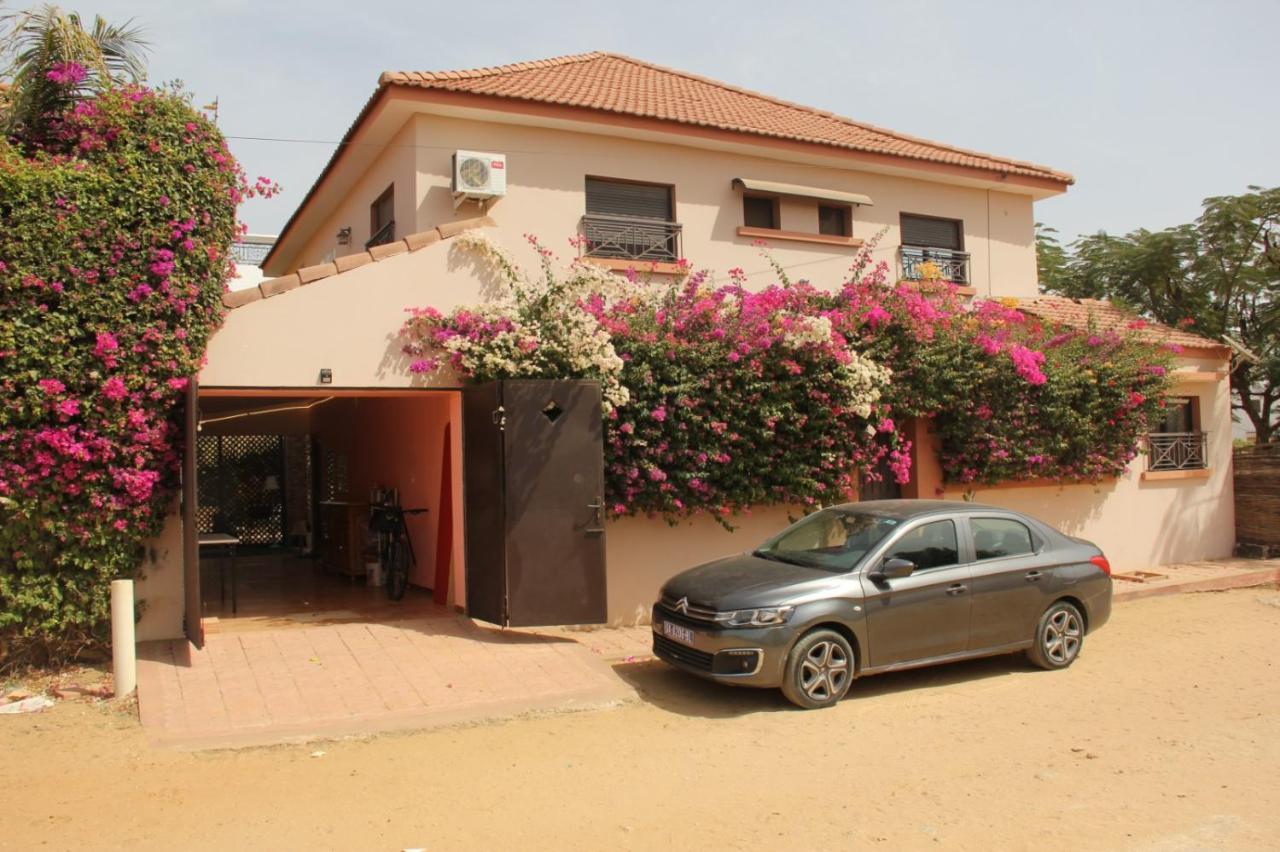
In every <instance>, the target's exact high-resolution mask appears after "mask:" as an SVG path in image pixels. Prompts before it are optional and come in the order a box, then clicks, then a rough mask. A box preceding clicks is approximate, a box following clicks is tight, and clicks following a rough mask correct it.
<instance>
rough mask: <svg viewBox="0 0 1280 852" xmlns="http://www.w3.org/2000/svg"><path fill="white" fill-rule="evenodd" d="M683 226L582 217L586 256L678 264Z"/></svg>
mask: <svg viewBox="0 0 1280 852" xmlns="http://www.w3.org/2000/svg"><path fill="white" fill-rule="evenodd" d="M680 231H681V228H680V225H679V224H678V223H676V222H664V221H662V220H661V219H644V218H640V217H633V216H612V215H607V214H604V213H588V214H587V215H585V216H583V217H582V235H583V237H585V238H586V244H585V246H584V249H583V251H584V254H586V256H587V257H598V258H606V259H613V260H635V261H644V262H653V263H674V262H675V261H677V260H679V259H680V257H681V256H682V255H681V252H680Z"/></svg>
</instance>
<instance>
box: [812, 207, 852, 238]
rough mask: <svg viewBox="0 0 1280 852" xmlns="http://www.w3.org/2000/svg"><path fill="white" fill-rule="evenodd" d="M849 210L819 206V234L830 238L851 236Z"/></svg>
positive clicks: (846, 208)
mask: <svg viewBox="0 0 1280 852" xmlns="http://www.w3.org/2000/svg"><path fill="white" fill-rule="evenodd" d="M849 218H850V215H849V208H848V207H834V206H832V205H830V204H819V205H818V233H819V234H826V235H827V236H829V237H847V236H849Z"/></svg>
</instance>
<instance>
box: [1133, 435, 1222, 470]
mask: <svg viewBox="0 0 1280 852" xmlns="http://www.w3.org/2000/svg"><path fill="white" fill-rule="evenodd" d="M1207 437H1208V433H1207V432H1153V433H1151V434H1150V435H1148V436H1147V444H1148V446H1149V447H1150V450H1151V456H1150V460H1149V461H1148V463H1147V470H1154V471H1161V470H1204V469H1205V468H1207V467H1208V466H1209V465H1208V453H1207V452H1206V450H1205V445H1206V438H1207Z"/></svg>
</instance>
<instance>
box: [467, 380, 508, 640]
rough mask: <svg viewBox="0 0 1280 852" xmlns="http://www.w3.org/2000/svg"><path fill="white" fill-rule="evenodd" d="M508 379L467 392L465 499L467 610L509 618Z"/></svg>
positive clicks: (495, 620) (484, 617)
mask: <svg viewBox="0 0 1280 852" xmlns="http://www.w3.org/2000/svg"><path fill="white" fill-rule="evenodd" d="M502 416H503V415H502V384H501V382H489V383H487V384H483V385H475V386H473V387H468V388H467V389H466V390H464V391H463V393H462V470H463V472H464V474H463V480H462V491H463V494H462V505H463V516H462V517H463V522H464V531H463V540H464V543H465V548H466V556H467V562H466V572H467V574H466V576H467V614H468V615H470V616H471V617H472V618H478V619H480V620H481V621H488V622H490V623H492V624H506V623H507V622H506V609H507V576H506V575H507V564H506V558H505V549H504V546H505V536H504V534H503V523H504V521H503V506H502Z"/></svg>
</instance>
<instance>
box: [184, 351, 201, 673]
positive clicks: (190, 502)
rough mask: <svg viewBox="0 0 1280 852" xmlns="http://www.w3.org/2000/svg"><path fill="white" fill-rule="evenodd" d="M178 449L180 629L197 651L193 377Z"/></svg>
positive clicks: (197, 536)
mask: <svg viewBox="0 0 1280 852" xmlns="http://www.w3.org/2000/svg"><path fill="white" fill-rule="evenodd" d="M185 407H186V411H185V412H184V417H185V423H184V429H183V442H182V443H183V447H182V589H183V603H184V605H183V616H182V629H183V632H185V633H186V634H187V638H188V639H190V640H191V643H192V644H193V645H195V646H196V647H197V648H203V647H204V624H203V623H202V622H201V620H200V617H201V615H202V608H203V607H202V604H201V600H200V528H199V525H198V524H197V522H196V500H197V495H198V493H199V492H198V491H197V490H196V460H197V459H196V457H197V456H198V455H199V454H198V452H197V451H196V441H197V439H198V435H199V431H200V430H199V425H200V390H199V388H198V387H197V386H196V379H195V376H192V377H191V381H189V382H187V400H186V406H185Z"/></svg>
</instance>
